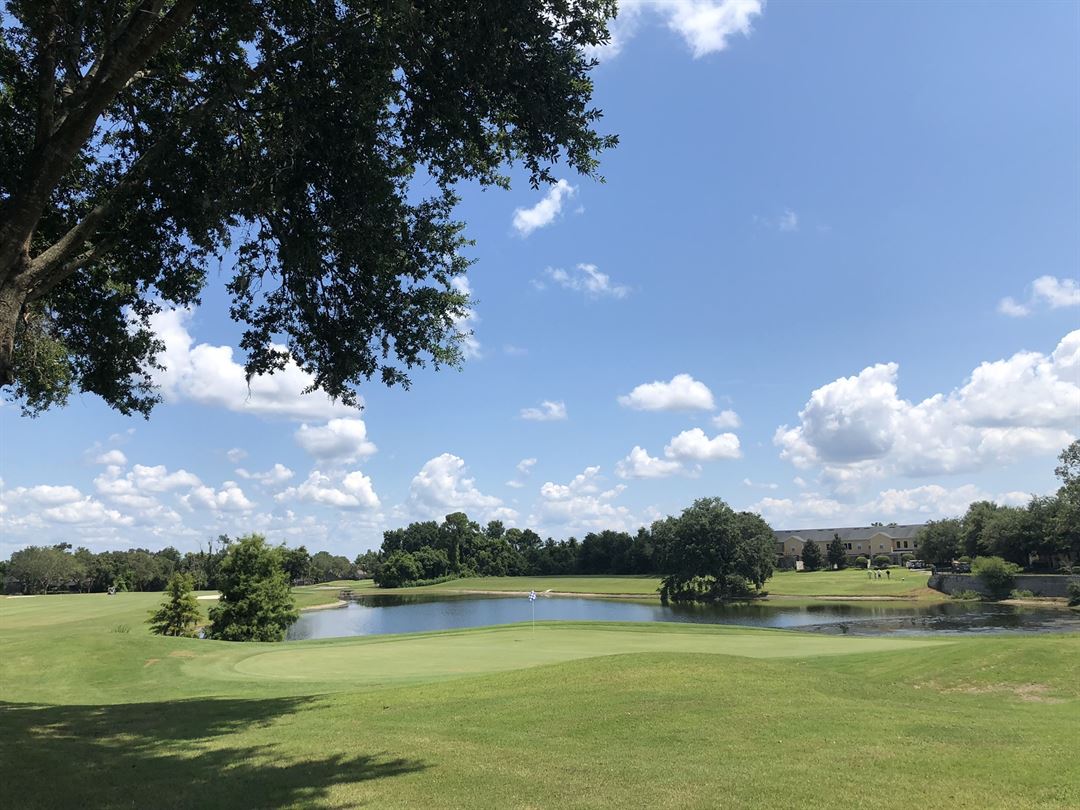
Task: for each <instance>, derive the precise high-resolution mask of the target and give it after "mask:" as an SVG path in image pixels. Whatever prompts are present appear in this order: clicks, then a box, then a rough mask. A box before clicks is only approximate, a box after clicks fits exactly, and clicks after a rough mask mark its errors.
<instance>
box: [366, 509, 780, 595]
mask: <svg viewBox="0 0 1080 810" xmlns="http://www.w3.org/2000/svg"><path fill="white" fill-rule="evenodd" d="M775 558H776V542H775V540H774V537H773V532H772V529H771V528H770V527H769V525H768V524H767V523H766V522H765V521H764V520H762V519H761V517H760V516H759V515H756V514H753V513H749V512H735V511H734V510H733V509H731V507H729V506H728V505H727V504H726V503H724V502H723V501H722V500H720V499H719V498H703V499H701V500H698V501H695V502H694V504H693V505H692V506H690V507H689V508H687V509H685V510H683V512H682V513H681V514H679V515H678V516H674V517H667V518H664V519H663V520H658V521H656V522H655V523H653V524H652V526H650V527H648V528H645V527H642V528H640V529H638V531H637V533H636V534H633V535H631V534H629V533H628V532H619V531H611V530H606V531H601V532H590V533H589V534H586V535H585V536H584V537H583V538H582V539H581V541H580V542H579V541H578V540H577V539H576V538H574V537H571V538H569V539H567V540H562V541H556V540H553V539H552V538H550V537H549V538H548V539H547V540H541V539H540V535H538V534H537V533H536V532H534V531H533V530H531V529H506V528H505V527H504V526H503V524H502V523H501V522H500V521H497V520H494V521H491V522H490V523H488V524H487V525H486V526H483V527H481V526H480V524H478V523H476V522H474V521H471V520H469V518H468V516H467V515H466V514H465V513H464V512H455V513H454V514H451V515H447V516H446V519H445V520H444V521H443V522H442V523H437V522H435V521H425V522H420V523H411V524H409V525H408V526H406V527H404V528H402V529H393V530H391V531H387V532H384V534H383V543H382V548H381V549H380V550H379V551H377V552H369V553H368V554H366V555H362V556H361V557H360V558H358V559H357V563H358V564H359V565H361V566H362V567H364V568H365V570H367V571H370V572H371V574H372V576H373V577H374V579H375V582H376V583H377V584H378V585H380V586H381V587H384V588H397V587H401V586H404V585H420V584H427V583H431V582H439V581H443V580H446V579H451V578H457V577H468V576H481V577H482V576H517V575H533V576H543V575H554V574H653V575H655V576H659V577H662V582H661V597H662V598H663V599H664V600H665V601H667V600H669V599H670V600H671V601H711V600H713V599H723V598H729V597H736V596H749V595H752V594H754V593H756V592H757V591H759V590H760V589H761V587H762V586H763V585H764V583H765V580H767V579H768V578H769V576H770V575H771V574H772V571H773V563H774V561H775Z"/></svg>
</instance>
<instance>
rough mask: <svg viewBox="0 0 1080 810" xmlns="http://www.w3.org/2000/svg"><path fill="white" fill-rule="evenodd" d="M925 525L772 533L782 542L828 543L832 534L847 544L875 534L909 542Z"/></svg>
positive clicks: (779, 531)
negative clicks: (794, 539) (796, 539)
mask: <svg viewBox="0 0 1080 810" xmlns="http://www.w3.org/2000/svg"><path fill="white" fill-rule="evenodd" d="M924 525H925V524H923V523H893V524H889V525H888V526H848V527H844V528H836V529H782V530H778V531H774V532H773V535H774V536H775V537H776V539H777V540H780V541H783V540H787V539H789V538H792V537H796V538H798V539H799V540H802V541H803V542H805V541H807V540H813V541H815V542H826V543H827V542H829V541H830V540H832V539H833V535H834V534H838V535H840V540H841V541H842V542H844V543H849V542H851V541H852V540H855V541H858V540H869V539H870V538H871V537H873V536H874V535H875V534H884V535H885V536H887V537H891V538H893V539H894V540H910V539H912V538H913V537H915V535H916V533H917V532H918V531H919V529H921V528H922V527H923V526H924Z"/></svg>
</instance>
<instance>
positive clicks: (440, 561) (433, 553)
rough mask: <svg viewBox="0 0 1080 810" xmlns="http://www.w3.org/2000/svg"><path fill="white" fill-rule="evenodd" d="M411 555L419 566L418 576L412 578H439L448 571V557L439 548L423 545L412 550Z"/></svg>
mask: <svg viewBox="0 0 1080 810" xmlns="http://www.w3.org/2000/svg"><path fill="white" fill-rule="evenodd" d="M412 556H413V559H414V560H416V564H417V565H419V566H420V576H419V577H414V579H439V578H440V577H445V576H446V575H448V574H449V573H450V558H449V557H447V556H446V552H445V551H443V550H442V549H441V548H432V547H431V546H424V547H423V548H420V549H417V550H416V551H414V552H412Z"/></svg>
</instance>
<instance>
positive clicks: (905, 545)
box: [904, 540, 907, 548]
mask: <svg viewBox="0 0 1080 810" xmlns="http://www.w3.org/2000/svg"><path fill="white" fill-rule="evenodd" d="M904 548H907V540H905V541H904Z"/></svg>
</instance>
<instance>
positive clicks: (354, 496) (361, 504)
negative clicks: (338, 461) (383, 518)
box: [274, 470, 379, 509]
mask: <svg viewBox="0 0 1080 810" xmlns="http://www.w3.org/2000/svg"><path fill="white" fill-rule="evenodd" d="M274 500H276V501H278V502H279V503H290V502H292V501H302V502H306V503H313V504H319V505H322V506H331V507H335V508H337V509H375V508H377V507H378V506H379V497H378V495H376V494H375V487H374V486H373V485H372V483H371V479H370V478H368V477H367V476H366V475H364V474H363V473H362V472H360V471H359V470H355V471H353V472H350V473H346V474H345V475H342V476H334V477H332V476H330V475H327V474H325V473H322V472H320V471H319V470H313V471H312V472H311V474H310V475H308V477H307V480H305V481H304V482H303V483H301V484H298V485H297V486H295V487H289V488H288V489H286V490H284V491H282V492H279V493H278V494H277V495H275V496H274Z"/></svg>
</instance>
